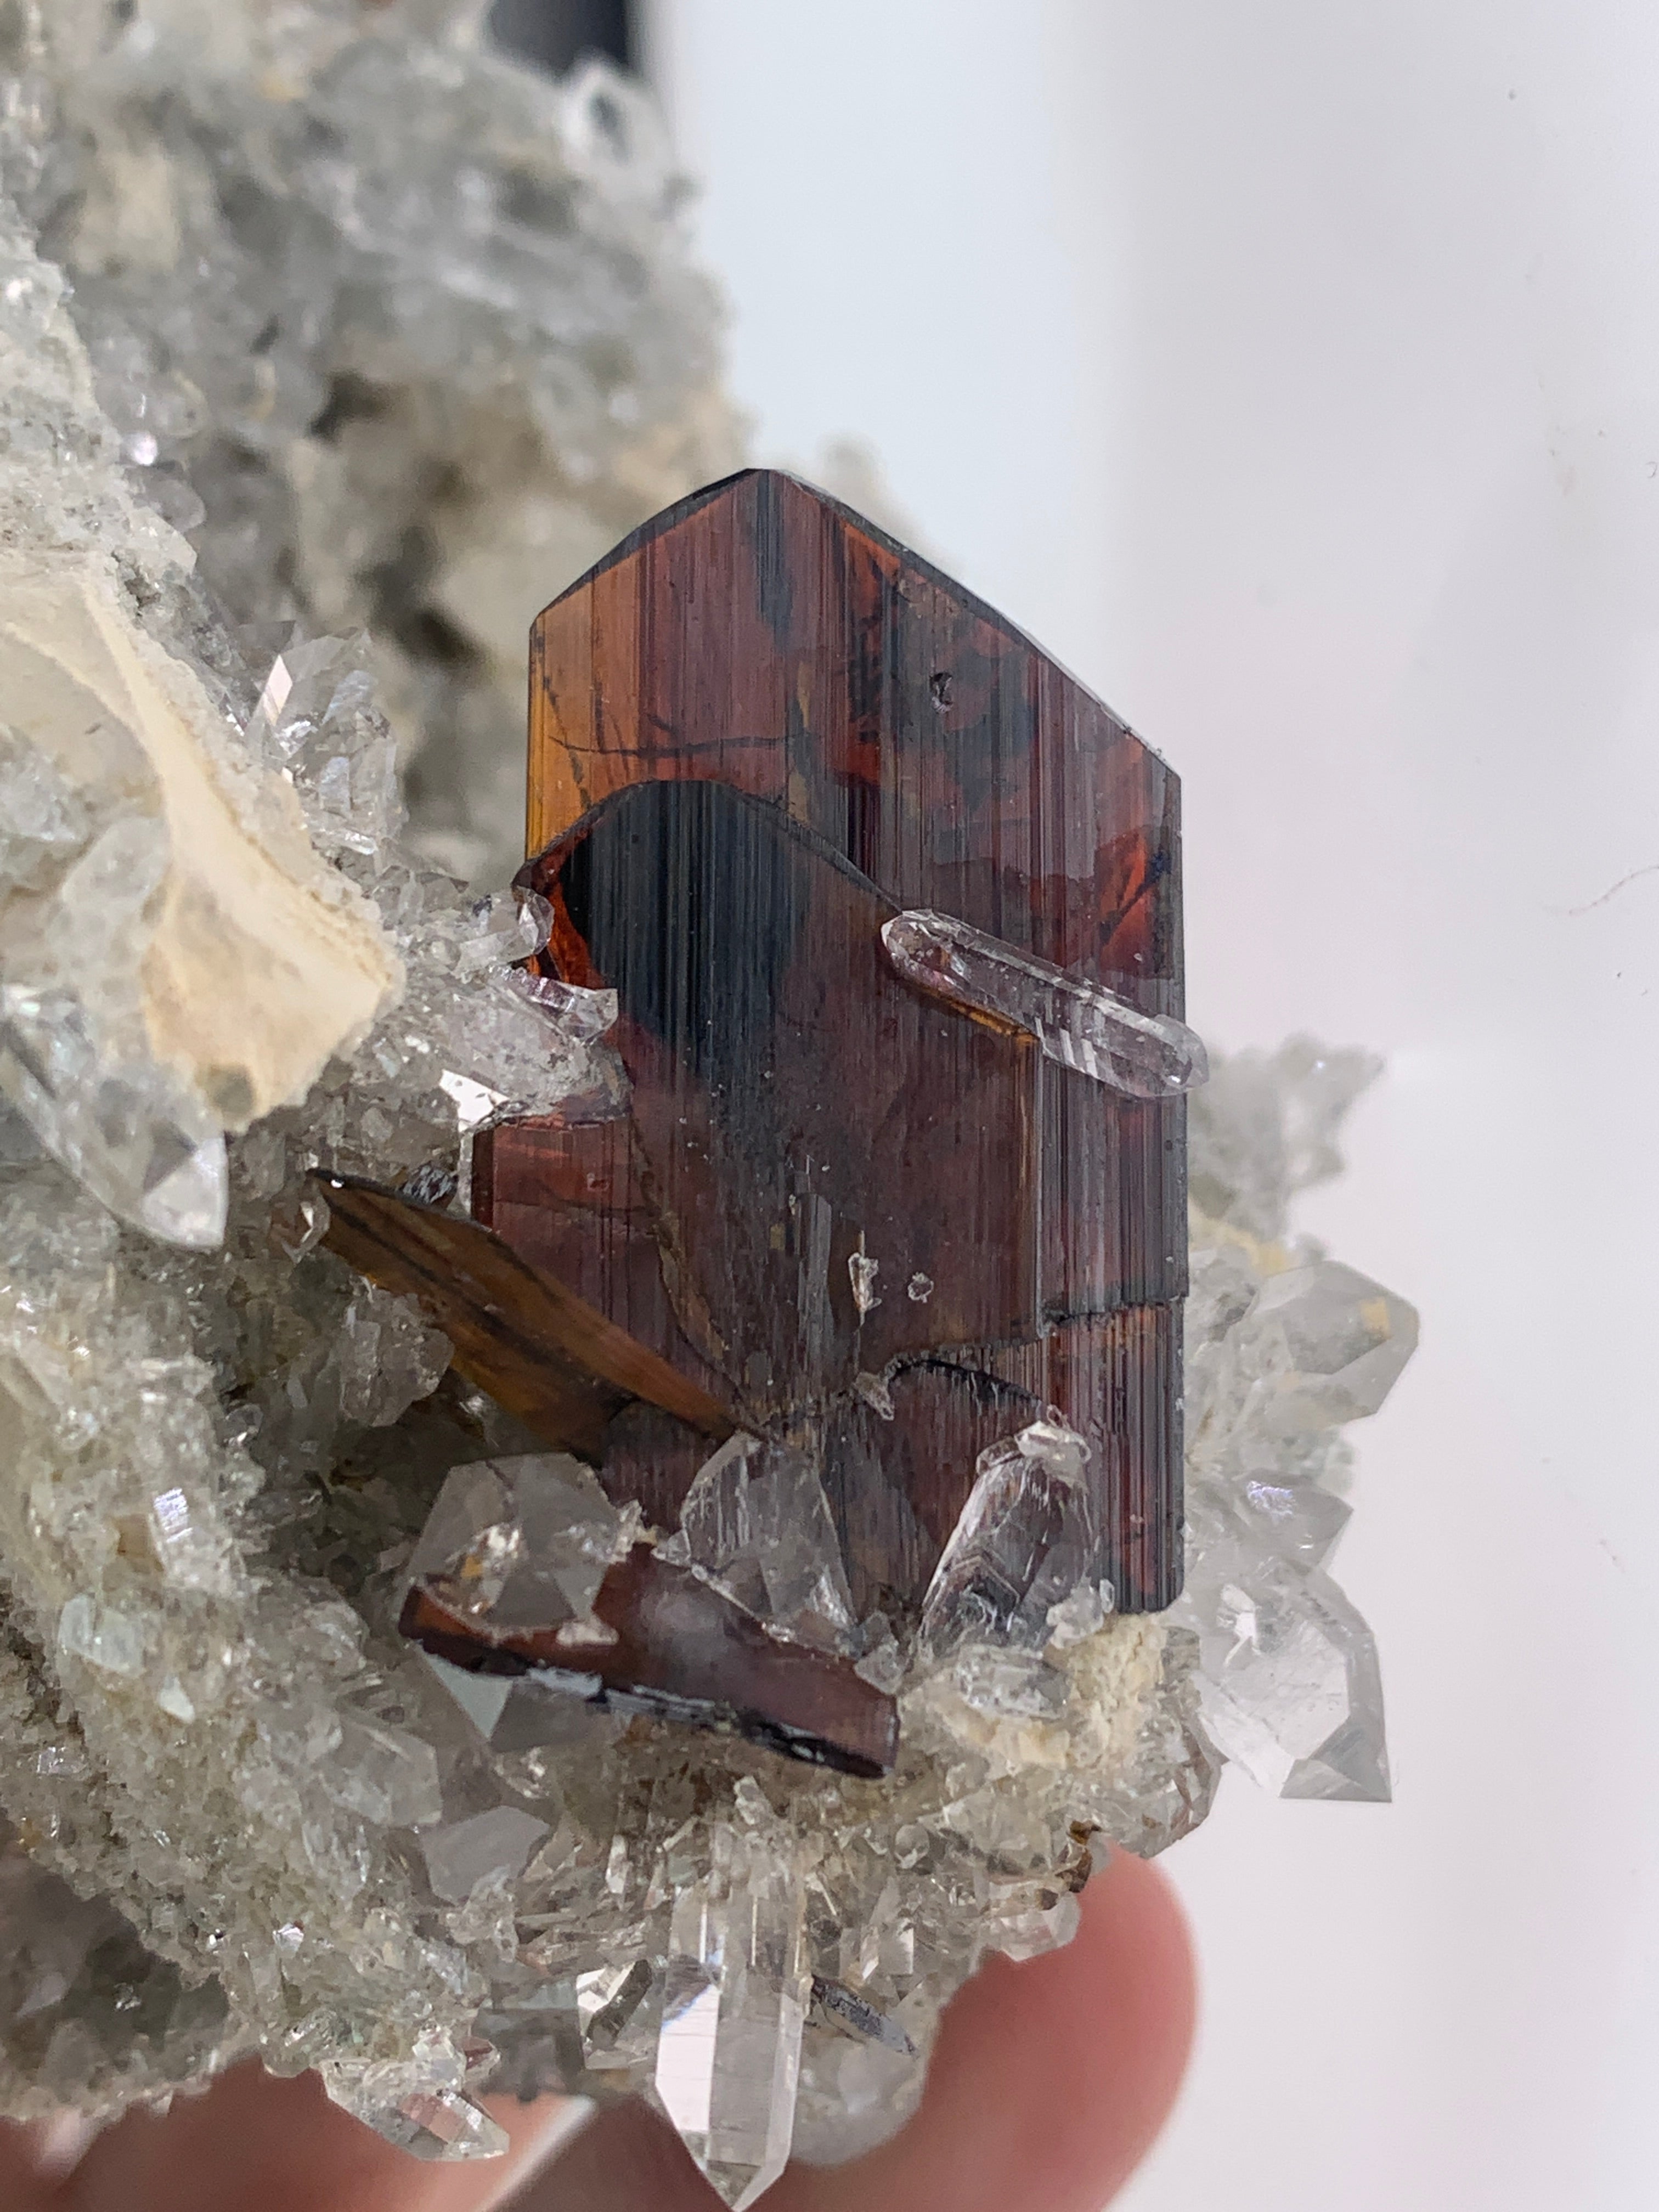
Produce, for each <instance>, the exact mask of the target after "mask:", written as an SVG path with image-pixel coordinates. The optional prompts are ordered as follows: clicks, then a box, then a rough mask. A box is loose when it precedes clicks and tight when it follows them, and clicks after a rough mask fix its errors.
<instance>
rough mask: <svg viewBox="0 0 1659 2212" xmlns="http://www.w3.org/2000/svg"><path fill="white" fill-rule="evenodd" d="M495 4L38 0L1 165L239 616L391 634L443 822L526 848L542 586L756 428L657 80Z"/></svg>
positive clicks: (433, 833)
mask: <svg viewBox="0 0 1659 2212" xmlns="http://www.w3.org/2000/svg"><path fill="white" fill-rule="evenodd" d="M487 14H488V7H487V0H380V4H374V5H371V4H368V0H293V4H285V5H283V6H281V7H274V6H271V5H269V4H267V0H136V4H135V3H134V0H12V4H9V6H8V7H7V8H6V9H5V11H4V16H3V27H0V70H8V69H9V70H13V71H14V72H15V81H16V83H17V86H18V88H19V89H18V95H17V98H16V99H15V101H14V102H13V104H12V106H11V107H10V108H9V115H10V117H11V118H12V119H11V121H10V123H9V125H8V127H7V128H6V130H5V131H4V132H3V134H0V135H3V137H4V141H5V143H4V144H3V146H0V178H3V182H4V186H5V189H6V190H7V191H9V192H10V193H11V194H12V195H13V196H14V197H15V198H16V200H17V201H18V202H19V203H20V204H21V209H22V212H23V214H24V216H25V217H26V219H27V222H29V224H30V226H31V228H33V231H34V233H35V234H36V235H37V236H38V237H40V240H41V241H42V246H43V251H44V252H45V254H46V258H48V259H49V260H51V261H52V262H54V263H55V264H57V265H58V267H59V268H60V269H61V270H63V272H64V276H66V277H67V278H68V279H69V281H70V283H71V284H72V286H73V291H72V294H71V295H70V301H69V307H70V313H71V314H72V316H73V318H74V319H75V321H76V325H77V326H78V328H79V330H80V331H81V334H82V338H83V340H84V341H85V343H86V347H87V350H88V358H89V365H90V368H91V370H92V374H93V376H94V380H95V382H96V387H97V391H98V394H99V398H100V403H101V404H102V405H103V407H104V408H105V410H106V412H107V415H108V418H109V420H110V422H111V425H112V428H113V429H114V430H115V432H116V434H117V435H118V440H119V449H118V459H119V462H120V464H121V465H122V467H123V470H124V472H125V479H126V482H127V483H128V484H129V485H130V487H131V489H132V491H133V493H134V495H136V496H137V498H138V499H139V500H140V501H143V503H144V505H145V507H146V508H147V509H148V510H149V512H151V513H154V514H155V515H156V516H157V517H160V516H165V517H166V518H167V521H168V522H170V523H171V524H172V525H173V526H174V527H176V528H177V529H179V530H180V531H183V532H185V533H186V535H187V536H188V537H189V538H190V540H191V544H192V545H193V546H194V547H195V549H196V550H197V554H198V556H199V559H200V573H201V574H202V576H203V578H204V580H205V581H206V583H207V584H208V586H210V589H211V590H212V591H213V592H214V593H215V595H216V598H217V599H218V600H219V602H220V604H221V605H222V606H223V607H224V608H226V609H227V610H228V613H229V615H230V617H231V618H232V620H233V621H234V622H237V623H270V622H273V621H275V620H277V619H282V618H290V617H297V618H299V619H300V620H301V621H302V622H303V623H305V624H306V626H307V631H308V633H309V634H310V635H312V636H313V638H317V637H321V636H326V635H344V636H350V635H355V634H356V633H357V632H359V631H362V630H367V631H368V632H369V633H370V635H371V636H372V638H373V640H374V663H375V667H376V671H377V675H378V678H379V684H380V701H381V705H382V708H383V709H384V711H385V712H386V714H388V716H389V719H390V720H391V722H392V726H393V728H394V730H395V732H396V733H397V738H398V751H399V753H400V755H401V757H403V760H404V764H405V769H406V773H407V778H408V783H409V788H410V799H411V802H412V805H413V810H414V813H415V817H416V823H415V829H414V838H415V849H416V851H418V852H419V853H420V854H421V855H422V857H423V858H424V859H426V860H428V861H429V862H433V863H435V864H436V865H438V866H443V867H445V868H449V869H453V870H454V871H455V872H458V873H460V874H464V875H468V876H472V877H475V878H480V879H482V880H483V881H485V882H487V883H489V882H494V883H500V882H503V881H504V880H505V878H506V877H507V875H508V874H510V872H511V871H512V869H513V867H514V866H516V865H517V863H518V860H519V858H520V854H522V851H523V847H522V844H521V842H520V837H521V831H522V824H523V757H524V634H525V630H526V627H527V625H528V623H529V622H530V619H531V617H532V615H533V614H534V613H535V612H536V611H537V610H538V607H540V606H541V605H543V603H544V601H545V599H546V598H547V596H548V593H549V592H550V590H551V589H553V588H556V586H557V585H558V584H559V583H560V582H562V581H563V580H568V579H569V578H571V577H574V576H575V575H577V574H580V571H581V570H582V569H583V568H586V566H587V564H588V562H591V561H592V560H594V559H596V558H597V557H598V556H599V555H600V554H601V553H603V552H604V550H605V548H606V547H607V546H608V545H609V544H611V542H612V541H613V540H614V539H615V538H617V535H618V534H619V533H620V532H623V531H624V530H627V529H629V528H631V527H632V526H633V525H634V524H635V523H636V522H639V521H641V520H643V518H644V517H645V516H647V515H648V514H650V513H653V512H654V511H655V509H656V508H658V507H660V506H662V505H663V504H664V503H665V501H668V500H671V499H674V498H676V497H678V496H679V495H681V494H683V493H685V492H688V491H690V490H691V489H693V487H694V486H696V484H698V483H703V482H705V481H706V480H707V479H708V477H713V476H716V475H718V474H719V473H720V471H721V470H722V469H724V468H729V467H732V466H735V465H737V463H738V460H739V459H740V458H741V453H740V450H739V448H740V434H739V429H738V418H737V416H736V414H735V411H734V410H733V409H732V406H731V404H730V403H729V401H728V400H727V399H726V397H725V396H724V394H723V392H721V390H720V384H719V380H718V351H717V342H716V327H717V321H718V317H719V313H720V305H719V301H718V299H717V296H716V295H715V293H714V288H713V286H712V285H711V284H710V283H709V282H708V279H707V278H706V277H705V276H703V275H702V272H701V271H700V270H698V269H696V266H695V265H694V264H693V263H692V260H691V258H690V250H689V243H688V235H687V228H686V224H685V221H684V212H683V209H684V197H685V193H684V185H683V183H682V180H681V179H679V178H678V175H677V174H676V173H675V169H674V167H673V163H672V161H671V157H670V155H669V152H668V149H667V145H666V142H665V136H664V133H663V131H662V128H661V125H660V124H659V120H658V118H657V116H656V114H655V112H653V108H652V106H651V104H650V102H649V101H648V100H647V99H646V97H645V96H644V94H642V93H641V90H640V88H638V87H637V86H636V85H635V84H634V83H632V82H629V80H628V79H626V78H624V77H623V76H620V75H619V74H618V73H617V71H616V70H612V69H611V68H610V67H609V66H608V65H607V64H602V63H592V64H587V65H586V66H583V67H581V68H580V69H578V70H576V71H575V72H574V73H573V74H572V75H571V76H568V77H567V78H565V79H564V80H563V81H562V82H555V81H553V80H552V79H550V78H548V77H546V76H542V75H540V74H539V73H538V72H537V71H534V70H528V69H525V68H521V67H519V66H517V65H515V64H513V63H512V62H511V61H510V60H509V59H508V58H507V57H505V56H503V55H501V54H498V53H496V52H493V51H492V50H491V49H490V47H489V45H488V42H487V41H486V40H483V38H482V37H481V36H480V27H481V25H482V22H483V18H484V17H485V16H486V15H487ZM14 25H15V26H16V27H17V28H16V29H15V31H14V30H13V29H12V28H11V27H12V26H14ZM8 41H10V46H11V50H10V51H8V50H7V42H8Z"/></svg>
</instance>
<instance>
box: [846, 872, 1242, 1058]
mask: <svg viewBox="0 0 1659 2212" xmlns="http://www.w3.org/2000/svg"><path fill="white" fill-rule="evenodd" d="M881 938H882V943H883V944H884V945H885V946H886V947H887V952H888V957H889V958H890V960H891V961H892V963H893V965H894V967H895V968H896V969H897V970H898V972H899V974H900V975H902V976H904V977H905V978H906V980H907V981H909V982H912V983H915V984H918V985H919V986H920V987H921V988H922V989H924V990H928V991H936V992H937V993H938V994H939V995H940V997H942V998H946V999H952V1000H955V1001H956V1002H957V1005H958V1006H969V1007H972V1008H973V1009H974V1010H975V1012H979V1013H985V1014H994V1015H995V1016H996V1017H997V1018H999V1019H1000V1020H1001V1021H1005V1022H1009V1023H1012V1025H1013V1026H1014V1027H1015V1028H1016V1029H1020V1030H1024V1031H1025V1032H1026V1033H1027V1035H1028V1036H1034V1037H1035V1038H1036V1041H1037V1042H1038V1043H1039V1044H1040V1045H1041V1046H1042V1049H1043V1051H1044V1052H1045V1053H1046V1054H1048V1058H1049V1059H1050V1060H1057V1061H1058V1062H1059V1064H1060V1066H1062V1067H1074V1068H1076V1069H1077V1070H1078V1071H1079V1073H1080V1074H1083V1075H1087V1076H1090V1077H1091V1078H1092V1079H1093V1080H1094V1081H1095V1082H1097V1083H1103V1084H1105V1085H1107V1086H1108V1087H1109V1089H1111V1090H1113V1091H1121V1092H1122V1093H1123V1094H1124V1096H1125V1097H1129V1098H1167V1097H1171V1096H1173V1095H1174V1094H1176V1093H1177V1092H1179V1091H1191V1090H1193V1089H1194V1088H1195V1087H1196V1086H1197V1085H1199V1084H1201V1083H1203V1082H1204V1081H1205V1080H1206V1079H1207V1077H1208V1075H1209V1072H1210V1071H1209V1061H1208V1059H1207V1057H1206V1054H1205V1050H1204V1043H1203V1040H1202V1039H1201V1038H1200V1036H1198V1035H1197V1033H1196V1032H1195V1031H1194V1030H1189V1029H1188V1027H1187V1025H1186V1024H1185V1023H1184V1022H1179V1021H1176V1019H1175V1018H1174V1017H1173V1016H1172V1015H1169V1014H1143V1013H1142V1012H1140V1011H1139V1008H1138V1007H1135V1006H1131V1005H1130V1004H1129V1002H1128V1000H1127V999H1121V998H1120V997H1119V996H1118V994H1116V992H1115V991H1109V990H1108V989H1107V988H1106V987H1105V986H1104V985H1103V984H1101V983H1092V982H1091V981H1089V980H1088V979H1087V978H1086V977H1085V976H1079V975H1068V974H1067V973H1066V969H1063V968H1056V967H1054V966H1053V965H1052V963H1050V962H1048V961H1047V960H1039V959H1037V958H1036V957H1034V956H1033V955H1032V954H1030V953H1029V952H1022V951H1020V950H1019V948H1018V946H1017V945H1006V944H1004V943H1003V942H1002V940H1001V939H1000V938H995V937H987V935H986V934H985V933H984V932H983V931H982V930H978V929H971V928H969V926H968V924H967V923H966V922H965V921H956V920H954V919H953V918H952V916H951V915H946V914H933V913H932V912H929V911H927V909H925V908H919V909H916V910H915V911H912V912H910V913H907V914H898V915H894V916H893V918H892V920H891V921H887V922H884V924H883V925H882V932H881Z"/></svg>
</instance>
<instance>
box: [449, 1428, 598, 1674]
mask: <svg viewBox="0 0 1659 2212" xmlns="http://www.w3.org/2000/svg"><path fill="white" fill-rule="evenodd" d="M637 1522H638V1516H637V1514H635V1516H633V1522H632V1524H629V1523H626V1522H624V1518H623V1515H621V1514H620V1513H618V1512H617V1510H616V1508H615V1507H614V1506H613V1505H612V1504H611V1502H610V1500H609V1499H608V1498H606V1496H605V1492H603V1491H602V1490H601V1489H600V1488H599V1484H598V1483H597V1482H596V1481H595V1480H593V1477H592V1474H590V1473H589V1471H588V1470H587V1468H585V1467H583V1466H582V1464H581V1463H580V1461H579V1460H574V1459H571V1458H569V1457H568V1456H566V1455H560V1454H549V1455H545V1456H532V1457H526V1458H519V1459H503V1460H483V1461H480V1462H477V1464H475V1465H473V1466H471V1467H458V1468H453V1470H452V1471H451V1473H450V1474H449V1475H448V1476H447V1479H446V1480H445V1482H444V1486H443V1488H442V1489H441V1491H440V1492H439V1493H438V1498H437V1501H436V1503H435V1504H434V1506H433V1508H432V1511H431V1513H430V1514H429V1516H428V1519H427V1522H426V1526H425V1528H423V1529H422V1532H421V1536H420V1540H419V1541H418V1542H417V1543H416V1547H415V1550H414V1552H413V1553H412V1554H411V1555H410V1562H409V1573H410V1580H411V1581H412V1582H414V1583H416V1585H417V1586H418V1587H419V1588H421V1589H425V1590H427V1591H428V1592H429V1593H430V1594H431V1595H433V1596H434V1597H435V1598H436V1599H438V1600H439V1601H440V1602H441V1604H443V1605H444V1606H446V1607H447V1608H448V1610H449V1611H450V1612H452V1613H457V1614H459V1616H460V1617H461V1618H462V1619H464V1620H469V1621H474V1622H477V1623H478V1624H480V1625H481V1626H487V1628H488V1629H489V1631H490V1632H494V1633H495V1634H500V1633H501V1632H505V1631H507V1630H509V1629H539V1628H551V1629H557V1628H559V1627H561V1626H562V1625H563V1624H565V1623H566V1622H568V1621H572V1620H586V1618H588V1617H589V1616H590V1615H591V1613H592V1606H593V1601H594V1599H595V1598H596V1597H597V1596H598V1595H599V1584H600V1583H602V1582H603V1581H604V1579H605V1572H606V1570H607V1569H608V1568H610V1567H611V1565H613V1564H614V1563H615V1561H616V1560H617V1559H619V1558H621V1557H622V1556H623V1553H625V1552H626V1551H627V1549H628V1547H629V1544H630V1542H631V1541H632V1540H633V1528H634V1526H636V1525H637Z"/></svg>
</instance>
